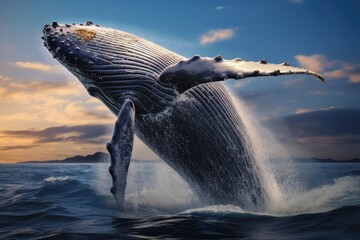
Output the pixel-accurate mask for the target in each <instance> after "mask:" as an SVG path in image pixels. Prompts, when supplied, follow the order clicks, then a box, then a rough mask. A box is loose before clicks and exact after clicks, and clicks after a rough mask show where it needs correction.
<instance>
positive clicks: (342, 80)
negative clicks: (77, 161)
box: [0, 0, 360, 163]
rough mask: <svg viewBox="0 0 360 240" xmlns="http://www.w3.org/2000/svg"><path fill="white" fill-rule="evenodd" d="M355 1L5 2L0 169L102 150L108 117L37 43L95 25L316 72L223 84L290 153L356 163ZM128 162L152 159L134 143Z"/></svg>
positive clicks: (1, 11)
mask: <svg viewBox="0 0 360 240" xmlns="http://www.w3.org/2000/svg"><path fill="white" fill-rule="evenodd" d="M359 12H360V2H359V1H357V0H353V1H352V0H346V1H343V0H338V1H336V0H332V1H331V0H276V1H265V0H263V1H253V0H248V1H246V0H243V1H235V0H234V1H213V0H209V1H193V0H191V1H188V0H186V1H138V0H136V1H133V0H132V1H42V0H41V1H40V0H34V1H25V0H23V1H19V0H2V1H1V2H0V163H8V162H19V161H28V160H50V159H63V158H66V157H69V156H74V155H87V154H92V153H94V152H96V151H106V149H105V147H104V146H105V143H106V142H108V141H109V139H110V137H111V135H112V129H113V124H114V121H115V119H116V118H115V116H114V115H112V113H110V111H109V110H108V109H107V108H106V107H105V106H104V105H103V104H102V103H101V102H99V101H98V100H96V99H94V98H91V97H90V96H88V94H87V92H86V90H85V88H83V87H82V85H81V84H80V82H79V81H78V80H77V79H76V78H75V77H74V76H72V75H71V74H70V73H69V72H68V71H67V70H66V69H65V68H64V67H62V66H61V65H60V64H59V63H58V62H57V61H55V60H54V59H53V58H52V57H51V54H50V53H49V52H48V51H47V50H46V49H45V48H44V47H43V43H42V40H41V36H42V29H43V26H44V25H45V24H47V23H51V22H53V21H58V22H60V23H73V22H74V23H84V22H86V21H88V20H91V21H92V22H94V23H95V24H100V25H101V26H106V27H111V28H116V29H120V30H123V31H127V32H130V33H133V34H136V35H138V36H141V37H144V38H146V39H148V40H150V41H153V42H155V43H157V44H159V45H161V46H164V47H166V48H168V49H170V50H172V51H174V52H176V53H178V54H180V55H183V56H186V57H191V56H193V55H195V54H199V55H201V56H210V57H213V56H215V55H218V54H220V55H222V56H223V57H224V58H225V59H232V58H236V57H241V58H243V59H245V60H251V61H258V60H260V59H267V60H268V61H269V62H272V63H281V62H288V63H290V64H291V65H293V66H302V67H307V68H310V69H312V70H315V71H318V72H320V73H322V74H323V75H324V76H325V78H326V83H322V82H320V81H318V80H317V79H315V78H312V77H309V76H300V75H298V76H282V77H268V78H248V79H245V80H241V81H235V80H229V81H227V83H226V86H227V87H228V89H229V90H230V91H231V92H232V93H233V95H236V96H237V97H238V98H240V99H242V101H243V102H244V103H245V104H246V106H247V108H248V109H249V110H250V112H251V114H252V115H253V116H254V117H255V118H256V119H257V121H258V122H260V123H261V125H262V126H264V127H265V128H266V129H269V131H270V132H271V133H272V135H273V136H274V137H275V138H276V139H277V140H278V141H279V143H280V144H281V145H282V146H283V147H285V148H286V149H288V151H289V153H290V154H291V155H292V156H294V157H318V158H334V159H351V158H356V157H358V158H360V45H359V42H360V28H359V25H358V24H359V22H360V15H359ZM133 158H135V159H144V160H145V159H158V157H157V156H156V155H155V154H154V153H152V152H151V151H150V150H149V149H148V148H147V147H146V146H145V145H144V144H143V143H142V142H141V141H140V140H139V139H137V138H136V139H135V146H134V151H133Z"/></svg>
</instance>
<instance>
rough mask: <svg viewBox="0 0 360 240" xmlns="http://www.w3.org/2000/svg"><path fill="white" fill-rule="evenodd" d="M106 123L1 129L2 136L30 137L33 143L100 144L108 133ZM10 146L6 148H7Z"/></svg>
mask: <svg viewBox="0 0 360 240" xmlns="http://www.w3.org/2000/svg"><path fill="white" fill-rule="evenodd" d="M109 131H110V130H109V127H108V126H107V125H100V124H97V125H77V126H57V127H49V128H45V129H42V130H11V131H9V130H7V131H1V132H0V134H1V135H2V138H6V137H16V138H28V139H32V140H33V143H42V144H43V143H53V142H73V143H88V144H100V143H105V140H106V139H107V138H106V139H105V138H104V137H107V135H108V134H109ZM10 148H11V147H9V148H8V150H9V149H10Z"/></svg>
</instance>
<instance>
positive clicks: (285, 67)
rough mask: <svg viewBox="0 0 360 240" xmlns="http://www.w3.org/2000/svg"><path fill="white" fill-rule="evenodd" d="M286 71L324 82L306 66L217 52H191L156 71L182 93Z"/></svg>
mask: <svg viewBox="0 0 360 240" xmlns="http://www.w3.org/2000/svg"><path fill="white" fill-rule="evenodd" d="M290 74H308V75H312V76H315V77H317V78H319V79H320V80H321V81H324V77H323V76H321V75H320V74H319V73H316V72H314V71H311V70H309V69H306V68H299V67H292V66H289V64H287V63H282V64H272V63H268V62H267V61H266V60H264V59H262V60H260V61H259V62H252V61H244V60H243V59H241V58H235V59H233V60H225V59H223V58H222V57H221V56H219V55H218V56H216V57H214V58H208V57H200V56H198V55H195V56H194V57H192V58H190V59H188V60H186V61H180V62H179V63H177V64H175V65H172V66H169V67H167V68H166V69H165V70H164V71H163V72H162V73H161V74H160V77H159V80H160V82H164V83H171V84H173V85H174V86H175V87H176V88H177V90H178V91H179V92H184V91H186V90H187V89H189V88H191V87H194V86H196V85H199V84H202V83H207V82H216V81H224V80H226V79H236V80H237V79H243V78H247V77H259V76H278V75H290Z"/></svg>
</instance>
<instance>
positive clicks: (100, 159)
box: [20, 152, 110, 163]
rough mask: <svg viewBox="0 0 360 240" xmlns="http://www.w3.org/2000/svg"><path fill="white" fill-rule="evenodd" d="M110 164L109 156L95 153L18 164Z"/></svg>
mask: <svg viewBox="0 0 360 240" xmlns="http://www.w3.org/2000/svg"><path fill="white" fill-rule="evenodd" d="M107 162H110V155H109V154H108V153H104V152H96V153H94V154H90V155H86V156H74V157H68V158H65V159H63V160H46V161H27V162H20V163H107Z"/></svg>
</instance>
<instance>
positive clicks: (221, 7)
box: [215, 6, 226, 11]
mask: <svg viewBox="0 0 360 240" xmlns="http://www.w3.org/2000/svg"><path fill="white" fill-rule="evenodd" d="M225 8H226V7H225V6H216V7H215V10H218V11H221V10H224V9H225Z"/></svg>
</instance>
